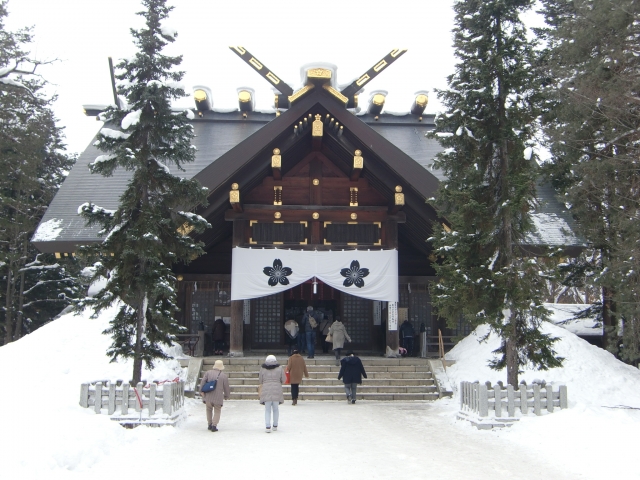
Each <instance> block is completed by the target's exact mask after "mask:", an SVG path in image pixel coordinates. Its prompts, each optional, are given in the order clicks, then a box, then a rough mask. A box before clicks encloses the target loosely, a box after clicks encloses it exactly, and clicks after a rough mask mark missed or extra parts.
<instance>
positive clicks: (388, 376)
mask: <svg viewBox="0 0 640 480" xmlns="http://www.w3.org/2000/svg"><path fill="white" fill-rule="evenodd" d="M225 373H226V374H227V376H228V377H229V379H232V378H238V379H246V378H255V379H257V378H258V372H227V370H226V369H225ZM200 378H202V374H201V376H200V377H199V378H198V381H199V380H200ZM309 378H310V379H314V380H315V379H337V378H338V373H337V372H309ZM367 378H369V379H371V380H401V379H403V380H422V381H425V380H432V379H433V377H432V375H431V373H430V372H372V373H368V374H367Z"/></svg>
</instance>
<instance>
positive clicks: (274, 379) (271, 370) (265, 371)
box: [258, 355, 286, 433]
mask: <svg viewBox="0 0 640 480" xmlns="http://www.w3.org/2000/svg"><path fill="white" fill-rule="evenodd" d="M285 380H286V377H285V374H284V370H283V369H282V367H281V366H280V365H279V364H278V360H277V359H276V357H275V356H274V355H269V356H267V358H266V359H265V361H264V363H263V364H262V368H261V369H260V374H259V375H258V381H259V384H260V387H259V388H260V403H261V404H262V405H264V422H265V425H266V431H267V433H271V432H272V431H274V432H275V431H277V430H278V418H279V416H280V411H279V408H278V406H279V405H280V404H281V403H284V395H283V393H282V385H284V382H285ZM272 413H273V424H272V423H271V414H272ZM271 425H273V430H271Z"/></svg>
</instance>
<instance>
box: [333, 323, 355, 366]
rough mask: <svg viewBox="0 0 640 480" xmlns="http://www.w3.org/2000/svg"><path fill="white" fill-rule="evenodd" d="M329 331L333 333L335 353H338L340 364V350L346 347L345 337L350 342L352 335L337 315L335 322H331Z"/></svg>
mask: <svg viewBox="0 0 640 480" xmlns="http://www.w3.org/2000/svg"><path fill="white" fill-rule="evenodd" d="M329 333H330V334H331V337H333V338H332V341H333V353H335V355H336V365H337V366H340V352H341V351H342V349H343V348H344V341H345V339H346V340H347V341H348V342H351V337H349V334H348V333H347V329H346V328H345V326H344V324H343V323H342V322H341V321H340V317H339V316H336V320H335V322H333V323H332V324H331V328H329Z"/></svg>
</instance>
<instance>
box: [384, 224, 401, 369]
mask: <svg viewBox="0 0 640 480" xmlns="http://www.w3.org/2000/svg"><path fill="white" fill-rule="evenodd" d="M385 233H386V239H387V242H386V246H387V248H389V249H391V248H396V249H397V248H398V222H397V221H396V220H391V219H390V220H387V221H386V222H385ZM397 281H398V279H397V278H396V282H397ZM389 308H390V305H387V349H386V350H387V351H386V352H385V355H387V356H388V357H393V356H397V355H399V350H398V347H399V345H400V337H399V333H398V328H399V325H397V323H396V329H395V330H389V328H390V327H391V325H390V322H389Z"/></svg>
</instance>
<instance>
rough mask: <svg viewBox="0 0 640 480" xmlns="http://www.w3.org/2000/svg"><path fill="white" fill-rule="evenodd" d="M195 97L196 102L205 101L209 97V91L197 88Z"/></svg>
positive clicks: (194, 93)
mask: <svg viewBox="0 0 640 480" xmlns="http://www.w3.org/2000/svg"><path fill="white" fill-rule="evenodd" d="M193 99H194V100H195V101H196V102H204V101H205V100H206V99H207V92H205V91H204V90H200V89H198V90H196V91H195V92H193Z"/></svg>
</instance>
